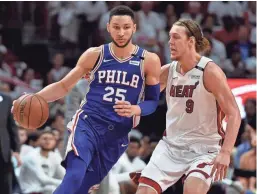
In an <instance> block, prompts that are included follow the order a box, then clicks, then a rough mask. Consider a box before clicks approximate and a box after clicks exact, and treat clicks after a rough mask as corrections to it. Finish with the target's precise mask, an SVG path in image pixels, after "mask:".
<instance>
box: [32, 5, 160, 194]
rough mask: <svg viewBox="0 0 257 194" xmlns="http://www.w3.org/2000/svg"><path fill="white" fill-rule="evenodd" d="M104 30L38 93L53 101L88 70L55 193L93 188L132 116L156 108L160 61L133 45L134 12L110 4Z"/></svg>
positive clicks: (117, 151) (124, 139) (120, 146)
mask: <svg viewBox="0 0 257 194" xmlns="http://www.w3.org/2000/svg"><path fill="white" fill-rule="evenodd" d="M107 30H108V32H109V33H110V36H111V38H112V40H113V41H112V42H111V43H110V44H106V45H102V46H100V47H95V48H89V49H88V50H87V51H85V53H83V54H82V56H81V57H80V58H79V60H78V62H77V65H76V67H75V68H74V69H73V70H71V71H70V72H69V73H68V75H67V76H66V77H64V78H63V79H62V80H61V81H59V82H56V83H53V84H51V85H48V86H47V87H45V88H44V89H42V90H41V91H40V92H38V93H37V94H38V95H40V96H41V97H43V98H44V99H45V100H46V101H47V102H53V101H55V100H58V99H60V98H62V97H64V96H65V95H66V94H67V93H68V92H69V91H70V90H71V89H72V88H73V86H74V85H75V84H76V83H77V82H78V81H79V80H80V79H81V77H83V76H85V75H86V74H87V75H88V74H89V75H90V76H89V87H88V90H87V93H86V97H85V99H84V100H83V101H82V103H81V106H80V109H79V110H78V111H77V112H76V114H75V115H74V117H73V120H72V121H71V122H70V123H69V124H68V129H69V131H70V132H71V135H70V137H69V143H68V146H67V153H66V157H65V160H64V162H63V165H64V167H65V168H66V175H65V177H64V179H63V181H62V183H61V184H60V186H59V187H58V188H57V189H56V191H55V192H54V194H86V193H88V192H89V191H91V190H92V189H94V188H97V186H96V185H97V184H99V183H100V182H101V180H102V179H103V178H104V177H105V176H106V175H107V173H108V172H109V170H110V169H111V168H112V166H113V165H114V164H115V163H116V162H117V160H118V159H119V158H120V156H121V155H122V154H123V153H124V151H125V150H126V149H127V146H128V144H129V140H128V133H129V131H130V130H131V128H132V127H133V125H134V124H135V121H136V118H135V117H136V116H141V115H142V116H144V115H148V114H151V113H153V112H154V111H155V110H156V108H157V104H158V100H159V93H160V84H159V76H160V68H161V65H160V60H159V57H158V56H157V55H156V54H154V53H150V52H147V51H146V50H144V49H142V48H139V47H138V46H137V45H134V44H132V41H131V39H132V36H133V34H134V33H135V31H136V24H135V23H134V13H133V11H132V10H131V9H130V8H128V7H126V6H118V7H115V8H113V9H112V10H111V12H110V19H109V23H108V24H107ZM142 99H144V101H141V100H142Z"/></svg>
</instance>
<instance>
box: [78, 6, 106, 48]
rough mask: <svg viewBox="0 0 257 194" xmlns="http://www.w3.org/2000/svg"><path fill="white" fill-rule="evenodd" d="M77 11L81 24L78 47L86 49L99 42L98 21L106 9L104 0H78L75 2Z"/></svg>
mask: <svg viewBox="0 0 257 194" xmlns="http://www.w3.org/2000/svg"><path fill="white" fill-rule="evenodd" d="M76 4H77V9H78V13H79V14H80V18H81V24H80V29H79V40H80V41H79V47H80V49H81V50H86V49H87V48H89V47H92V46H98V45H99V44H100V41H101V40H100V36H99V32H98V23H99V20H100V18H101V16H102V15H103V14H105V13H106V12H107V11H108V9H107V4H106V2H104V1H78V2H76Z"/></svg>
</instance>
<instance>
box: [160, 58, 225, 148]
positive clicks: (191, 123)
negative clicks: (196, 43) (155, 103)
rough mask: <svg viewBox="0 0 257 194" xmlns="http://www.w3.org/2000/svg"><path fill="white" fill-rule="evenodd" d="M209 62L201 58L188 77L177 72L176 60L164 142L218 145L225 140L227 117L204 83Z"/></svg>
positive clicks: (171, 73) (169, 88)
mask: <svg viewBox="0 0 257 194" xmlns="http://www.w3.org/2000/svg"><path fill="white" fill-rule="evenodd" d="M210 61H212V60H211V59H209V58H207V57H204V56H202V57H201V59H200V61H199V63H198V64H197V65H196V67H195V68H193V69H191V70H190V71H188V72H187V73H186V74H185V75H181V74H180V73H178V72H177V63H178V62H177V61H174V62H172V63H171V65H170V69H169V76H168V80H167V88H166V100H167V106H168V111H167V114H166V138H165V139H167V140H168V141H169V143H170V144H172V145H175V146H182V147H183V146H190V145H193V144H196V143H198V144H199V143H204V144H205V143H207V144H209V145H210V144H219V143H220V142H221V141H220V140H221V139H222V138H223V137H224V131H223V130H222V127H221V121H222V119H223V118H224V114H222V112H221V111H220V108H219V106H218V104H217V102H216V99H215V97H214V95H213V94H212V93H210V92H208V91H207V90H206V89H205V86H204V84H203V72H204V68H205V67H206V65H207V64H208V63H209V62H210Z"/></svg>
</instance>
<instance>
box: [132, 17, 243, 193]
mask: <svg viewBox="0 0 257 194" xmlns="http://www.w3.org/2000/svg"><path fill="white" fill-rule="evenodd" d="M169 36H170V40H169V44H170V51H171V59H172V60H173V62H172V63H171V64H168V65H165V66H163V68H162V75H161V82H160V83H161V90H163V89H164V88H166V100H167V105H168V111H167V115H166V131H165V134H164V136H163V138H162V140H160V142H159V143H158V145H157V147H156V149H155V150H154V152H153V155H152V157H151V160H150V162H149V163H148V165H147V166H146V167H145V169H144V170H143V171H142V174H141V177H140V179H139V187H138V190H137V193H136V194H156V193H157V194H159V193H162V192H164V191H165V190H166V189H167V188H168V187H170V186H172V185H173V184H175V183H176V182H177V181H178V180H179V179H180V178H181V177H182V176H183V175H185V179H184V194H206V193H207V191H208V190H209V187H210V184H211V182H212V181H217V180H222V179H223V178H224V177H225V175H226V171H227V167H228V165H229V163H230V154H231V151H232V149H233V147H234V143H235V140H236V137H237V134H238V129H239V125H240V121H241V119H240V113H239V109H238V106H237V104H236V101H235V98H234V96H233V94H232V93H231V90H230V88H229V86H228V84H227V80H226V77H225V75H224V73H223V72H222V70H221V69H220V68H219V66H218V65H216V64H215V63H214V62H213V61H212V60H211V59H209V58H207V57H204V56H201V55H200V53H201V52H202V51H204V50H205V49H206V48H207V47H208V46H209V44H208V41H207V39H206V38H204V37H203V34H202V31H201V29H200V27H199V26H198V25H197V24H196V23H195V22H194V21H192V20H179V21H177V22H176V23H175V24H174V25H173V26H172V28H171V30H170V33H169ZM224 116H226V117H227V128H226V133H225V132H224V131H223V130H222V127H221V122H222V119H223V118H224ZM135 177H138V176H137V175H136V176H135Z"/></svg>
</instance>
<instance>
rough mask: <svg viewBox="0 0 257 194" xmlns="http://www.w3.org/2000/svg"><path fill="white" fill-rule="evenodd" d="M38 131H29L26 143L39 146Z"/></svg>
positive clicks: (34, 146) (33, 146)
mask: <svg viewBox="0 0 257 194" xmlns="http://www.w3.org/2000/svg"><path fill="white" fill-rule="evenodd" d="M39 135H40V134H39V131H35V132H30V133H29V134H28V139H27V141H26V142H25V144H26V145H28V146H31V147H32V148H36V147H38V146H39Z"/></svg>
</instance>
